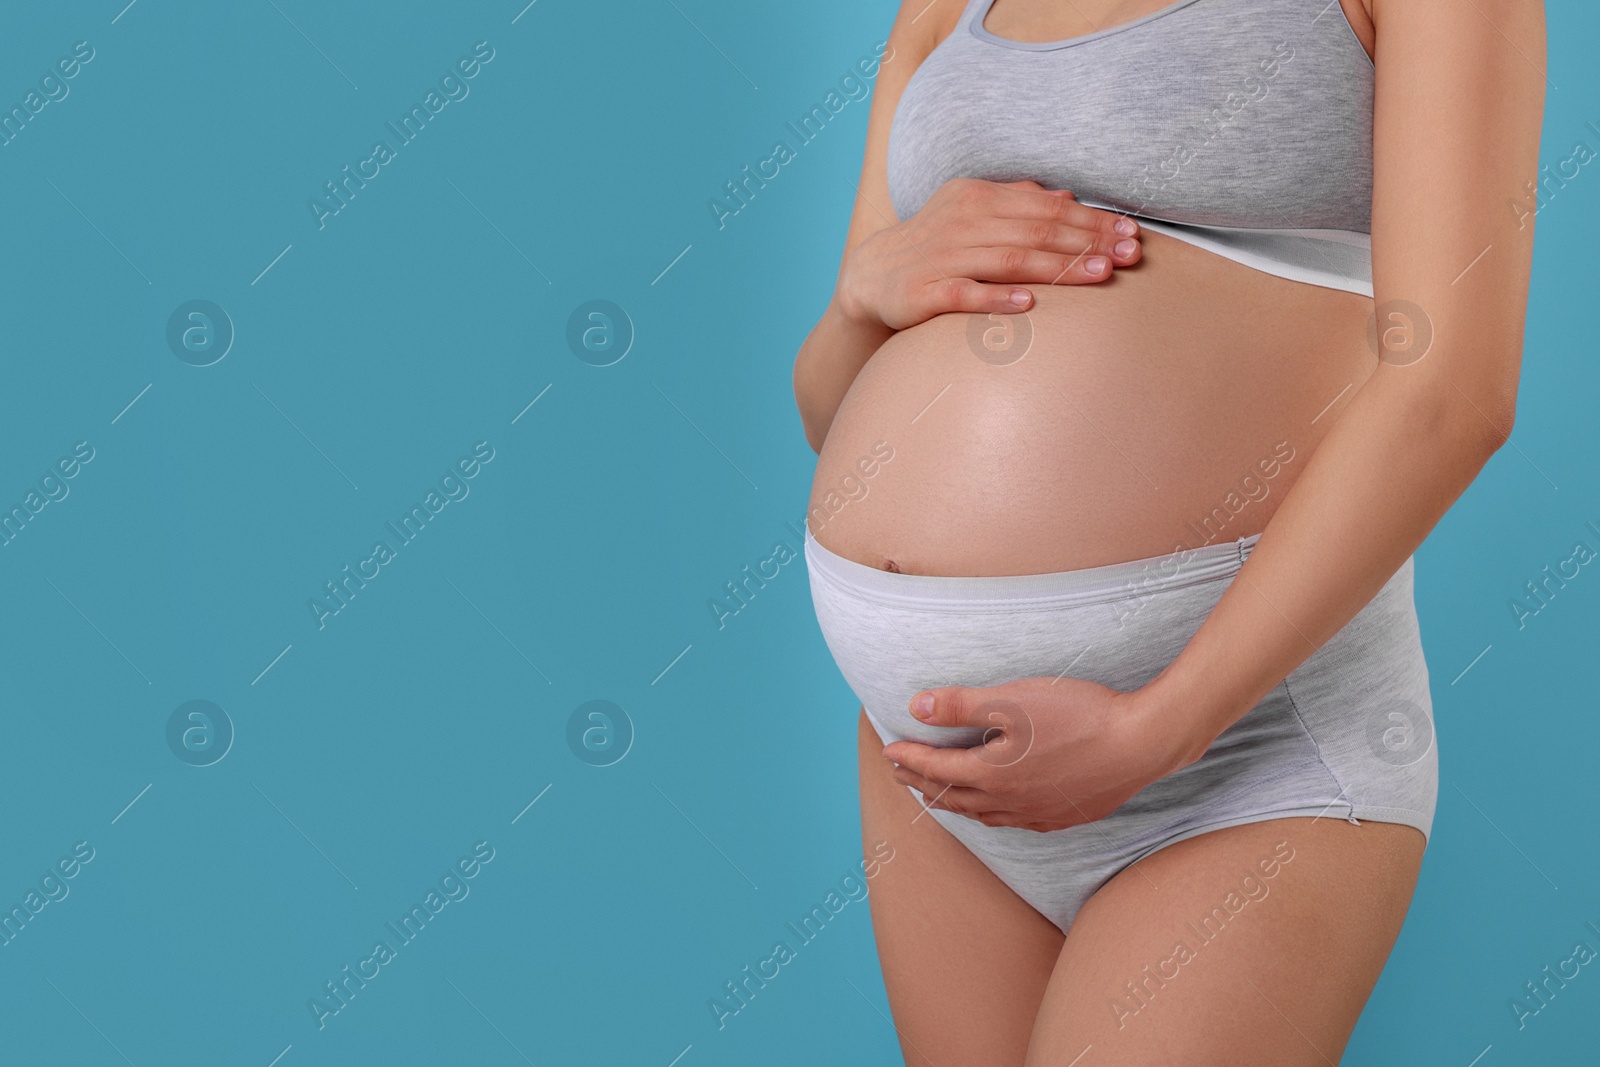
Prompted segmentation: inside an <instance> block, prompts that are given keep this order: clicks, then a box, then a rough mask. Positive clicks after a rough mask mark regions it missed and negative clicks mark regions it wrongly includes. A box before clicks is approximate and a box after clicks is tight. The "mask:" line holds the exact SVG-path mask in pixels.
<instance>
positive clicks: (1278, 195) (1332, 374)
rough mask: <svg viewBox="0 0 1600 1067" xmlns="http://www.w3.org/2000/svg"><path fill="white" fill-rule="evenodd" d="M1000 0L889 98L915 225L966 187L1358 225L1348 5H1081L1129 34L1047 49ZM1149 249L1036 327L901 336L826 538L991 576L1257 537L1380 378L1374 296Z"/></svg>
mask: <svg viewBox="0 0 1600 1067" xmlns="http://www.w3.org/2000/svg"><path fill="white" fill-rule="evenodd" d="M990 2H991V0H973V2H972V3H970V4H969V5H968V7H967V10H966V11H965V12H964V13H963V15H962V18H961V21H959V22H958V23H957V24H956V25H955V27H954V29H953V31H952V33H951V35H950V37H948V38H946V40H945V41H944V42H943V43H942V44H941V45H940V47H939V49H936V50H935V51H934V53H933V54H932V55H930V56H929V57H928V58H927V59H926V60H924V62H923V64H922V66H921V67H919V69H918V71H917V73H916V75H915V76H914V77H913V78H912V80H911V82H910V83H909V84H908V85H907V87H906V90H905V92H904V94H903V96H902V99H901V101H900V108H899V111H898V113H897V115H896V120H895V127H894V129H893V130H892V132H891V138H890V146H889V165H890V184H891V193H892V195H893V197H894V200H895V208H896V210H897V212H901V213H902V217H905V216H906V215H909V214H910V213H912V212H914V211H915V210H917V209H918V208H920V206H921V203H922V202H923V201H925V200H926V198H927V196H929V195H931V193H932V192H933V190H934V189H936V188H938V186H939V185H940V184H942V183H943V182H944V181H946V180H948V179H950V178H952V177H958V176H968V177H981V178H987V179H989V180H993V181H1014V180H1018V179H1022V178H1032V179H1034V180H1037V181H1039V182H1041V184H1043V185H1045V186H1046V187H1047V188H1067V189H1073V190H1074V192H1076V193H1078V195H1079V198H1080V199H1083V200H1086V201H1090V202H1099V203H1106V204H1111V205H1114V206H1116V207H1118V208H1121V209H1124V210H1131V211H1134V212H1136V213H1140V214H1147V215H1149V216H1152V217H1154V218H1157V219H1170V220H1177V221H1179V222H1183V223H1195V224H1206V225H1210V224H1216V225H1221V226H1230V227H1253V228H1261V229H1271V230H1278V231H1282V232H1284V233H1286V234H1289V235H1291V236H1295V237H1298V236H1300V235H1308V236H1307V239H1306V240H1305V241H1304V242H1302V243H1303V244H1305V246H1306V248H1308V249H1309V250H1310V251H1309V254H1310V255H1311V256H1312V258H1313V259H1315V258H1316V257H1318V256H1322V253H1321V252H1320V251H1319V250H1318V247H1317V245H1318V241H1317V240H1314V239H1313V238H1316V235H1317V231H1321V230H1332V231H1348V232H1351V233H1354V232H1355V231H1364V230H1366V229H1367V228H1368V226H1367V220H1368V218H1369V217H1370V202H1371V88H1372V86H1371V76H1372V74H1371V66H1370V61H1369V60H1368V59H1367V56H1366V53H1365V52H1364V51H1362V48H1361V45H1360V43H1359V42H1358V41H1357V40H1356V38H1355V36H1354V34H1353V33H1352V31H1351V28H1350V25H1349V24H1348V23H1347V22H1346V21H1345V15H1344V14H1343V11H1342V9H1341V8H1340V6H1339V4H1338V3H1337V2H1335V3H1333V4H1331V5H1329V6H1328V7H1327V8H1323V7H1322V6H1321V3H1320V0H1319V2H1318V3H1311V2H1309V0H1179V2H1178V3H1176V4H1170V5H1167V6H1165V7H1160V8H1159V9H1156V8H1155V7H1154V5H1152V4H1151V3H1150V2H1148V0H1146V2H1145V3H1144V4H1143V5H1139V4H1135V3H1127V2H1125V3H1121V4H1118V3H1114V2H1106V0H1102V3H1101V4H1100V5H1099V6H1098V7H1096V8H1091V7H1090V6H1089V5H1088V3H1087V0H1081V2H1080V3H1077V4H1075V5H1070V7H1071V8H1072V9H1073V10H1075V11H1079V12H1082V14H1083V15H1085V16H1088V17H1089V19H1091V20H1092V21H1091V23H1090V25H1091V26H1093V25H1095V24H1098V25H1102V26H1107V25H1111V23H1113V22H1116V23H1118V25H1114V26H1111V28H1110V29H1109V30H1108V31H1105V32H1101V33H1097V34H1094V36H1093V37H1090V38H1083V37H1081V36H1079V37H1075V38H1072V39H1071V40H1066V41H1062V40H1060V39H1056V40H1054V41H1053V42H1052V43H1047V44H1041V45H1038V46H1034V45H1029V44H1026V43H1024V42H1025V41H1027V40H1029V39H1032V38H1036V37H1037V38H1041V39H1042V38H1044V37H1045V36H1046V35H1047V33H1048V30H1050V29H1051V28H1052V27H1051V26H1049V25H1045V24H1044V23H1043V21H1042V19H1041V18H1040V17H1039V16H1038V15H1036V14H1034V13H1033V10H1031V9H1033V5H1034V0H1028V3H1026V4H1024V3H1023V0H997V2H995V3H993V7H994V8H996V9H998V16H1006V18H1001V17H997V13H996V12H991V11H990V10H989V9H990ZM1013 2H1016V3H1018V4H1019V5H1022V6H1019V7H1018V8H1017V9H1016V12H1017V14H1016V15H1015V16H1012V15H1009V14H1008V13H1009V12H1011V11H1012V9H1011V8H1010V7H1009V6H1008V5H1009V4H1010V3H1013ZM1319 12H1321V14H1320V15H1319ZM1130 13H1131V14H1132V15H1134V16H1136V17H1135V18H1134V19H1133V21H1132V22H1131V23H1129V21H1128V18H1127V17H1126V16H1127V15H1128V14H1130ZM986 15H987V16H988V17H987V18H986V17H985V16H986ZM1023 15H1030V17H1033V18H1034V19H1035V21H1033V22H1031V23H1029V24H1027V25H1017V24H1015V23H1013V22H1010V21H1007V19H1009V18H1011V17H1019V18H1020V17H1021V16H1023ZM1119 15H1120V16H1123V17H1121V18H1120V19H1119V18H1117V17H1116V16H1119ZM1140 15H1149V17H1147V18H1139V17H1137V16H1140ZM1055 25H1056V26H1058V27H1059V26H1061V25H1063V23H1062V22H1061V21H1059V20H1058V21H1057V22H1056V23H1055ZM974 29H976V30H978V31H979V32H977V33H974V32H973V31H974ZM1041 30H1044V31H1046V32H1045V33H1041V32H1040V31H1041ZM1071 32H1072V31H1070V30H1069V31H1068V33H1066V34H1061V35H1060V36H1061V37H1067V36H1069V34H1070V33H1071ZM1008 42H1009V43H1008ZM1258 51H1259V52H1260V53H1261V55H1256V54H1255V53H1256V52H1258ZM1286 57H1287V58H1286ZM1162 63H1165V64H1166V65H1165V66H1161V65H1159V64H1162ZM1268 64H1270V65H1268ZM1296 64H1299V67H1298V69H1296ZM1269 71H1270V76H1269ZM1186 72H1187V73H1186ZM1234 81H1237V82H1238V86H1237V90H1236V91H1234V90H1230V89H1228V88H1227V86H1229V85H1231V84H1232V83H1233V82H1234ZM1140 94H1144V95H1143V96H1141V95H1140ZM1152 94H1153V95H1152ZM1119 101H1126V103H1125V104H1124V103H1119ZM989 115H1002V116H1005V117H1004V118H1003V119H1000V120H990V119H988V118H986V116H989ZM1030 131H1031V133H1032V135H1031V136H1030ZM1355 235H1356V236H1359V234H1358V233H1357V234H1355ZM1335 236H1337V235H1335ZM1142 239H1143V242H1144V257H1143V262H1141V263H1140V264H1139V265H1138V266H1137V267H1135V268H1131V269H1122V270H1118V271H1116V272H1115V273H1114V275H1113V277H1112V278H1111V279H1110V280H1109V281H1107V282H1103V283H1099V284H1096V285H1089V286H1032V287H1031V288H1032V289H1033V291H1034V293H1035V295H1036V303H1035V306H1034V308H1033V309H1032V310H1031V311H1030V312H1029V313H1028V315H1027V316H997V317H994V318H993V319H992V320H984V319H982V318H979V317H976V316H969V315H941V316H938V317H936V318H934V319H931V320H929V321H928V322H925V323H922V324H920V325H918V326H915V327H913V328H911V329H908V330H904V331H901V332H900V333H898V334H896V335H894V336H893V337H892V338H891V339H890V340H889V341H888V342H887V343H886V344H885V345H884V346H883V347H882V348H881V349H879V351H878V352H877V353H875V354H874V355H873V357H872V358H871V359H870V360H869V361H868V362H867V364H866V366H865V367H864V368H863V369H862V371H861V373H860V374H859V375H858V376H857V378H856V380H855V382H854V384H853V385H852V386H851V388H850V391H849V393H848V394H847V395H846V396H845V399H844V402H843V403H842V404H841V406H840V408H839V411H838V413H837V415H836V416H835V419H834V421H833V424H832V426H831V427H830V430H829V433H828V438H827V440H826V442H825V443H824V445H823V449H822V453H821V456H820V457H819V461H818V466H817V474H816V479H815V482H814V485H813V491H812V498H811V510H810V519H809V521H810V525H811V529H812V532H813V534H814V535H815V536H816V537H817V539H818V540H819V541H820V542H821V543H822V544H823V545H825V546H826V547H828V548H829V549H831V550H833V551H835V552H837V553H839V554H840V555H843V556H845V557H847V558H850V559H853V560H856V561H857V562H861V563H866V564H868V565H871V566H876V567H883V566H887V567H889V568H890V569H898V570H902V571H907V572H912V573H923V574H971V575H988V574H1028V573H1040V572H1048V571H1059V570H1071V569H1076V568H1080V567H1088V566H1096V565H1099V564H1104V563H1112V562H1119V561H1123V560H1128V559H1138V558H1144V557H1148V556H1154V555H1159V554H1162V553H1166V552H1171V551H1174V550H1175V549H1177V548H1180V547H1184V546H1190V547H1192V546H1197V545H1199V544H1203V543H1208V542H1215V541H1219V540H1222V541H1231V540H1235V539H1237V538H1239V537H1243V536H1246V535H1248V534H1252V533H1256V532H1259V531H1260V530H1261V529H1262V528H1263V527H1264V526H1265V524H1266V522H1267V519H1268V518H1270V516H1271V514H1272V512H1273V511H1274V510H1275V509H1276V507H1277V505H1278V504H1279V502H1281V500H1282V499H1283V496H1284V494H1285V492H1286V491H1287V489H1288V488H1289V486H1290V485H1292V484H1293V482H1294V480H1295V479H1296V478H1297V477H1298V475H1299V473H1300V471H1302V470H1303V469H1304V468H1305V465H1306V463H1307V461H1308V460H1309V458H1310V456H1311V454H1312V453H1313V452H1314V451H1315V448H1316V446H1317V444H1318V443H1319V442H1320V440H1321V437H1322V435H1323V434H1324V433H1325V432H1326V431H1327V429H1328V427H1329V426H1330V425H1331V423H1332V422H1333V421H1334V420H1335V419H1336V418H1337V415H1338V412H1339V409H1340V407H1341V405H1342V404H1343V403H1344V402H1345V401H1346V400H1348V397H1349V395H1350V393H1352V392H1354V390H1355V389H1356V388H1358V387H1359V386H1360V384H1361V382H1362V381H1364V380H1365V378H1366V376H1367V375H1368V374H1370V373H1371V371H1372V369H1373V368H1374V367H1375V366H1376V357H1375V356H1374V355H1373V353H1372V351H1371V350H1370V349H1369V348H1368V346H1367V343H1366V338H1365V335H1366V328H1367V320H1368V317H1369V316H1370V313H1371V300H1370V299H1369V298H1368V297H1366V296H1363V295H1360V294H1359V293H1358V292H1354V291H1344V290H1341V289H1335V288H1327V287H1323V286H1319V285H1310V284H1306V283H1304V282H1302V281H1291V280H1288V278H1287V277H1280V276H1275V275H1274V274H1269V273H1265V272H1263V271H1261V270H1256V269H1253V268H1252V267H1249V266H1245V265H1243V264H1242V263H1239V262H1235V261H1233V260H1232V259H1228V258H1223V257H1221V256H1218V255H1215V254H1213V253H1212V252H1209V251H1204V250H1202V248H1200V247H1196V245H1194V244H1191V243H1188V242H1187V241H1183V240H1178V239H1176V238H1175V237H1172V236H1168V235H1166V234H1165V233H1157V232H1152V231H1151V230H1150V229H1149V228H1148V227H1147V228H1146V229H1145V230H1144V233H1143V235H1142ZM1303 251H1304V250H1302V252H1303ZM1285 273H1287V274H1288V276H1289V277H1294V276H1296V275H1295V274H1294V273H1293V272H1292V271H1286V272H1285ZM1024 349H1025V352H1024ZM1019 357H1020V358H1019ZM886 456H887V457H888V458H885V457H886Z"/></svg>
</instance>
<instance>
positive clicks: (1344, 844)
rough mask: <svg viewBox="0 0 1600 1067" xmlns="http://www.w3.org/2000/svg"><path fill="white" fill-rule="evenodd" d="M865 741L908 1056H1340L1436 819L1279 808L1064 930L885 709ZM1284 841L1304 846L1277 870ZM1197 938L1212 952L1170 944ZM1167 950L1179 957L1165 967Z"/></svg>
mask: <svg viewBox="0 0 1600 1067" xmlns="http://www.w3.org/2000/svg"><path fill="white" fill-rule="evenodd" d="M859 741H860V743H859V746H858V754H859V762H860V774H861V832H862V839H863V842H875V841H891V842H893V843H894V847H895V862H894V864H893V865H891V866H887V867H884V868H883V869H882V871H881V873H880V874H879V876H878V878H877V879H876V880H875V882H874V885H873V889H872V896H871V897H870V900H871V907H872V926H873V932H874V935H875V936H876V938H877V943H878V956H879V959H880V960H881V961H882V966H883V975H884V984H885V986H886V988H887V989H888V992H889V1000H890V1003H891V1004H892V1005H893V1007H894V1020H895V1027H896V1029H897V1030H898V1032H899V1038H900V1048H901V1051H902V1053H903V1054H904V1056H905V1060H906V1063H907V1064H909V1065H912V1067H950V1065H952V1064H961V1065H963V1067H1002V1065H1018V1064H1022V1065H1026V1067H1046V1065H1048V1067H1065V1065H1067V1064H1071V1063H1074V1062H1075V1061H1076V1062H1077V1063H1079V1064H1082V1065H1085V1067H1086V1065H1089V1064H1095V1065H1101V1064H1104V1065H1123V1064H1125V1065H1128V1067H1157V1065H1166V1064H1173V1065H1183V1067H1209V1065H1212V1064H1215V1065H1217V1067H1223V1065H1227V1067H1253V1065H1256V1064H1260V1065H1262V1067H1299V1065H1301V1064H1304V1065H1306V1067H1326V1065H1327V1064H1329V1063H1337V1062H1339V1057H1340V1054H1341V1053H1342V1052H1343V1050H1344V1046H1345V1043H1346V1042H1347V1041H1348V1040H1349V1038H1350V1033H1351V1031H1352V1030H1353V1029H1354V1028H1355V1024H1356V1020H1357V1019H1358V1018H1359V1017H1360V1014H1361V1009H1362V1007H1363V1006H1364V1005H1365V1003H1366V1000H1367V997H1368V995H1369V994H1370V993H1371V991H1372V987H1373V985H1374V984H1375V983H1376V982H1377V980H1378V975H1379V973H1380V972H1381V971H1382V970H1383V964H1384V961H1385V960H1386V959H1387V958H1388V956H1389V952H1390V950H1391V948H1393V946H1394V941H1395V938H1396V936H1397V935H1398V934H1399V932H1400V926H1401V923H1402V921H1403V920H1404V918H1405V914H1406V909H1407V907H1408V906H1409V905H1410V901H1411V894H1412V891H1413V890H1414V889H1415V887H1416V881H1417V874H1418V871H1419V870H1420V869H1421V865H1422V854H1423V844H1424V842H1423V838H1422V835H1421V834H1420V833H1418V832H1417V831H1416V830H1414V829H1412V828H1411V827H1409V826H1397V825H1393V824H1385V823H1365V824H1363V825H1361V826H1353V825H1351V824H1350V823H1347V822H1344V821H1342V820H1339V819H1334V818H1328V819H1315V820H1313V819H1274V820H1270V821H1267V822H1261V823H1251V824H1248V825H1245V826H1239V827H1233V828H1230V829H1227V830H1218V831H1215V832H1213V833H1209V834H1203V835H1201V836H1199V837H1195V838H1190V839H1189V840H1188V841H1180V842H1178V843H1177V844H1175V845H1172V846H1170V847H1168V848H1166V849H1163V850H1161V851H1160V852H1157V853H1156V854H1155V855H1153V856H1150V857H1148V858H1146V859H1144V860H1142V861H1140V862H1139V863H1138V864H1136V865H1135V866H1133V867H1130V868H1128V869H1127V870H1124V871H1123V872H1122V873H1121V874H1119V875H1117V876H1116V877H1115V878H1113V879H1112V880H1111V881H1110V882H1109V883H1108V884H1107V885H1106V886H1105V887H1103V888H1102V889H1101V890H1100V891H1099V892H1098V893H1096V894H1095V895H1094V896H1093V897H1092V898H1090V900H1089V902H1088V903H1087V904H1086V905H1085V906H1084V907H1083V910H1082V911H1081V912H1079V914H1078V916H1077V918H1076V920H1075V921H1074V922H1073V925H1072V929H1071V931H1070V936H1068V937H1065V938H1064V937H1062V935H1061V932H1060V931H1059V930H1057V929H1056V928H1055V926H1054V925H1053V924H1051V923H1050V922H1049V920H1047V919H1045V918H1044V916H1042V915H1040V914H1039V913H1038V912H1037V911H1034V910H1033V909H1032V908H1031V907H1029V906H1028V905H1027V904H1026V903H1024V902H1023V900H1022V899H1021V898H1020V897H1018V896H1017V895H1016V894H1015V893H1013V892H1012V891H1011V890H1010V889H1009V888H1008V887H1007V886H1006V885H1005V884H1004V883H1003V882H1001V881H1000V879H998V878H996V877H995V875H994V873H993V872H992V871H990V870H989V869H988V868H987V867H985V866H984V865H983V864H982V863H981V862H980V861H979V860H978V859H977V858H976V857H974V856H973V855H972V853H970V852H968V851H967V849H966V847H965V846H964V845H962V844H961V843H960V842H959V841H957V840H956V839H955V838H953V837H951V836H950V834H949V833H948V832H946V831H945V830H944V828H943V827H941V826H940V825H939V824H938V823H937V822H935V821H934V820H933V819H932V818H931V817H930V816H928V815H926V814H924V813H923V810H922V806H921V805H920V804H918V803H917V800H916V798H915V797H914V796H913V795H912V793H911V792H910V791H909V790H907V789H906V788H905V787H904V786H901V785H899V784H897V783H896V782H895V781H894V778H893V776H892V774H891V770H892V768H891V767H890V766H889V765H888V764H887V763H886V762H885V761H884V760H883V758H882V756H881V755H879V750H880V749H881V748H882V743H881V742H880V741H879V739H878V735H877V733H876V732H875V731H874V730H873V729H872V726H871V724H870V723H868V721H867V718H866V716H865V714H863V715H862V716H861V717H860V721H859ZM1282 841H1287V842H1288V843H1289V847H1290V848H1291V849H1292V850H1293V859H1292V860H1290V861H1289V862H1288V863H1285V864H1282V865H1281V868H1280V870H1279V872H1278V873H1277V874H1276V875H1275V876H1274V877H1272V878H1270V879H1269V878H1263V877H1261V872H1260V868H1259V867H1258V864H1259V863H1261V861H1262V860H1263V859H1266V858H1268V857H1272V856H1274V850H1275V847H1276V846H1277V845H1278V843H1279V842H1282ZM1252 872H1254V873H1255V874H1256V876H1257V879H1258V881H1259V884H1261V885H1264V886H1265V887H1267V892H1266V894H1265V896H1263V897H1261V898H1260V899H1259V900H1253V901H1251V902H1250V903H1249V904H1247V905H1246V906H1245V907H1244V908H1243V910H1242V911H1240V912H1239V914H1238V915H1237V916H1236V921H1234V920H1230V921H1229V923H1228V925H1227V927H1226V929H1224V930H1223V931H1222V933H1221V934H1220V936H1219V937H1218V939H1217V940H1216V941H1215V942H1214V943H1211V944H1207V945H1202V944H1201V942H1200V940H1199V938H1197V937H1196V936H1195V934H1194V932H1193V931H1192V930H1191V929H1189V927H1188V926H1187V925H1186V924H1190V923H1198V922H1200V921H1202V919H1203V917H1204V916H1206V915H1207V914H1208V913H1210V912H1211V911H1212V909H1213V908H1215V907H1217V906H1219V905H1221V904H1223V903H1224V901H1225V900H1226V899H1227V895H1228V894H1229V893H1230V892H1237V891H1238V890H1239V888H1240V884H1241V879H1242V878H1243V876H1244V875H1246V874H1249V873H1252ZM1178 941H1186V942H1188V943H1189V944H1190V945H1191V946H1192V947H1195V958H1194V959H1193V960H1191V961H1190V962H1187V963H1183V964H1181V965H1179V964H1177V963H1175V962H1168V961H1171V960H1172V959H1173V948H1174V945H1175V943H1176V942H1178ZM1196 946H1197V947H1196ZM1330 946H1336V950H1334V949H1330ZM1313 959H1314V960H1316V966H1307V961H1309V960H1313ZM1164 964H1165V966H1163V965H1164ZM1147 967H1148V968H1149V969H1150V971H1151V972H1154V973H1156V976H1157V977H1156V979H1155V980H1152V979H1149V978H1148V977H1147V973H1149V972H1146V971H1145V970H1144V969H1145V968H1147ZM1163 970H1164V971H1165V973H1167V974H1169V975H1171V974H1173V973H1174V972H1176V977H1173V978H1169V979H1166V980H1164V981H1158V980H1159V979H1160V974H1161V972H1162V971H1163ZM1130 981H1131V982H1135V983H1140V982H1143V983H1144V984H1143V986H1142V994H1141V995H1142V996H1143V997H1144V1003H1143V1004H1141V1003H1140V1002H1139V1001H1138V1000H1134V999H1132V998H1131V997H1130V995H1129V994H1128V991H1127V989H1126V986H1125V984H1124V983H1127V982H1130ZM1252 985H1253V986H1254V987H1256V988H1254V989H1253V988H1252ZM952 1003H959V1005H960V1010H959V1011H953V1010H951V1006H952ZM1113 1004H1121V1005H1122V1007H1123V1010H1122V1012H1121V1013H1120V1014H1119V1013H1118V1012H1117V1011H1116V1010H1114V1009H1113V1007H1112V1005H1113ZM1090 1047H1092V1051H1091V1052H1090V1053H1089V1054H1088V1055H1084V1056H1083V1058H1082V1059H1081V1060H1076V1058H1077V1057H1078V1056H1080V1055H1081V1054H1082V1053H1083V1052H1084V1050H1085V1048H1090Z"/></svg>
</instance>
